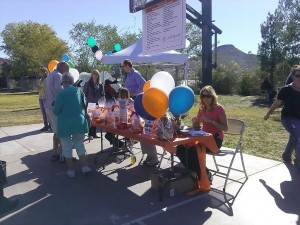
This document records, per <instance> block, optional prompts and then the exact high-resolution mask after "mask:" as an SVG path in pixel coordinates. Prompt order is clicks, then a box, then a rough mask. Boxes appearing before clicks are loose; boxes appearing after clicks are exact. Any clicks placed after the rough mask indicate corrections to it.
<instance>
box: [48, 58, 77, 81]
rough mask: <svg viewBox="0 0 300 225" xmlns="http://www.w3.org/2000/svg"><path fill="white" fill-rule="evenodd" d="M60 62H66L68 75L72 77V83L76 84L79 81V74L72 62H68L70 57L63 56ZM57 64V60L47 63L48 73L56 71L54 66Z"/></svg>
mask: <svg viewBox="0 0 300 225" xmlns="http://www.w3.org/2000/svg"><path fill="white" fill-rule="evenodd" d="M61 60H62V61H64V62H67V63H68V65H69V67H70V69H69V73H70V74H71V76H73V78H74V82H75V83H76V82H77V81H78V79H79V72H78V70H77V69H75V68H74V67H75V66H74V64H73V62H72V61H71V60H70V57H69V55H67V54H63V55H62V56H61ZM58 63H59V62H58V61H57V60H51V61H50V62H49V63H48V70H49V72H50V73H51V72H52V71H53V70H54V69H56V66H57V64H58Z"/></svg>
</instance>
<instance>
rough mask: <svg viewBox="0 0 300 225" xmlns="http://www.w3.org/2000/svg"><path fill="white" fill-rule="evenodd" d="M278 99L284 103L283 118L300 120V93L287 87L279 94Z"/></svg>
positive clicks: (289, 86)
mask: <svg viewBox="0 0 300 225" xmlns="http://www.w3.org/2000/svg"><path fill="white" fill-rule="evenodd" d="M277 99H278V100H281V101H282V102H283V108H282V110H281V117H282V118H297V119H300V91H296V90H295V89H294V88H293V87H292V86H291V85H286V86H284V87H283V88H282V89H281V90H280V91H279V92H278V95H277Z"/></svg>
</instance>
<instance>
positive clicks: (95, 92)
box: [83, 79, 103, 103]
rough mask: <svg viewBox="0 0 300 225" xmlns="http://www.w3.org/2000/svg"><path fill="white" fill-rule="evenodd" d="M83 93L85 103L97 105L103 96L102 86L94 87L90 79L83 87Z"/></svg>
mask: <svg viewBox="0 0 300 225" xmlns="http://www.w3.org/2000/svg"><path fill="white" fill-rule="evenodd" d="M83 92H84V94H85V97H86V99H87V102H91V103H98V100H99V98H101V97H102V96H103V85H102V84H99V85H97V86H95V85H94V82H93V80H92V79H90V80H89V81H88V82H86V83H85V84H84V86H83Z"/></svg>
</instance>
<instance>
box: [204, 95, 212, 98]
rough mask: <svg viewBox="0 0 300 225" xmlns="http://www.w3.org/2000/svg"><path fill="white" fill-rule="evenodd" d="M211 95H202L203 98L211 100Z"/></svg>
mask: <svg viewBox="0 0 300 225" xmlns="http://www.w3.org/2000/svg"><path fill="white" fill-rule="evenodd" d="M211 97H212V96H211V95H201V98H211Z"/></svg>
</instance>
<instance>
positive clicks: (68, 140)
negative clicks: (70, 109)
mask: <svg viewBox="0 0 300 225" xmlns="http://www.w3.org/2000/svg"><path fill="white" fill-rule="evenodd" d="M84 136H85V134H73V135H71V136H69V137H61V138H60V143H61V147H62V154H63V156H64V157H66V158H72V156H73V155H72V149H73V146H74V148H75V149H76V152H77V155H78V156H79V157H80V156H81V155H83V154H85V147H84V143H83V142H84Z"/></svg>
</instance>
